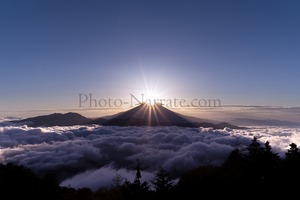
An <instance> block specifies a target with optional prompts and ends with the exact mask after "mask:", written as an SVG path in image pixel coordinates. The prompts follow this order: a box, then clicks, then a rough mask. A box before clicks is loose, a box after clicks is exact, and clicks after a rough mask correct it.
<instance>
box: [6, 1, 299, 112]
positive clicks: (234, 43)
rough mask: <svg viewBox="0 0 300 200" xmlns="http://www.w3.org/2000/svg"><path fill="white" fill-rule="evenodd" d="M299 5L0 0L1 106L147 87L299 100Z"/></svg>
mask: <svg viewBox="0 0 300 200" xmlns="http://www.w3.org/2000/svg"><path fill="white" fill-rule="evenodd" d="M299 10H300V1H297V0H289V1H284V0H280V1H277V0H257V1H256V0H244V1H240V0H226V1H223V0H219V1H217V0H206V1H200V0H199V1H198V0H194V1H192V0H181V1H177V0H119V1H117V0H109V1H104V0H103V1H100V0H99V1H96V0H88V1H83V0H80V1H78V0H69V1H67V0H1V1H0V74H1V78H0V90H1V99H0V112H1V116H6V115H7V114H11V113H12V112H16V113H18V112H31V111H33V110H49V109H50V110H59V109H71V110H72V109H77V108H78V107H79V106H78V101H79V98H78V94H80V93H83V94H89V93H92V94H93V95H94V97H95V98H97V99H99V98H122V99H126V98H129V94H131V93H132V94H136V95H139V94H140V93H145V91H146V90H147V87H148V89H150V90H155V91H156V93H158V94H159V95H161V96H159V97H162V98H169V97H170V98H175V97H176V98H187V99H188V98H199V99H200V98H215V99H220V100H221V101H222V104H223V105H236V104H238V105H268V106H300V87H299V85H300V77H299V75H300V66H299V64H300V12H299ZM101 112H104V111H101ZM99 114H100V115H101V113H99ZM102 114H103V113H102ZM16 115H18V114H16ZM28 115H30V114H28Z"/></svg>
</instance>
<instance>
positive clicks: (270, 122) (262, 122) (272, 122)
mask: <svg viewBox="0 0 300 200" xmlns="http://www.w3.org/2000/svg"><path fill="white" fill-rule="evenodd" d="M231 122H232V123H234V124H238V125H241V126H300V123H299V122H292V121H281V120H276V119H248V118H236V119H233V120H231Z"/></svg>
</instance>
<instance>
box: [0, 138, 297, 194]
mask: <svg viewBox="0 0 300 200" xmlns="http://www.w3.org/2000/svg"><path fill="white" fill-rule="evenodd" d="M141 178H142V171H141V163H140V161H137V165H136V175H135V178H134V180H133V181H130V180H125V179H124V178H123V177H121V176H120V175H119V174H118V173H117V174H116V176H115V178H114V179H113V184H112V186H111V187H110V188H99V189H98V190H97V191H95V192H93V191H91V190H90V189H88V188H82V189H74V188H71V187H62V186H60V185H59V183H58V181H57V177H56V175H55V174H46V175H45V176H43V177H39V176H37V175H35V174H34V173H33V172H32V171H31V170H30V169H28V168H26V167H24V166H17V165H14V164H11V163H9V164H0V199H4V200H6V199H7V200H19V199H32V200H35V199H46V200H48V199H49V200H50V199H51V200H98V199H99V200H100V199H104V200H110V199H112V200H116V199H120V200H123V199H124V200H127V199H130V200H136V199H146V200H147V199H149V200H154V199H207V197H209V198H220V197H222V198H232V199H237V198H239V199H240V198H246V197H247V198H249V197H251V198H263V197H264V198H271V197H278V195H285V197H288V195H291V196H293V195H295V194H297V193H298V188H299V184H298V182H299V180H300V179H299V178H300V151H299V149H298V147H297V145H296V144H295V143H291V144H290V145H289V149H287V151H286V153H285V156H284V157H280V156H279V155H278V154H277V153H274V152H272V147H271V145H270V143H269V142H268V141H267V142H265V143H264V144H263V143H261V142H259V141H258V140H257V138H256V137H254V138H253V139H252V142H251V144H250V145H249V146H248V147H247V148H244V149H234V150H233V151H232V152H231V153H230V155H229V156H228V158H227V159H226V161H225V162H224V163H223V164H222V165H221V166H201V167H199V168H196V169H193V170H190V171H188V172H187V173H185V174H184V175H182V176H181V177H180V178H179V181H178V182H176V183H175V181H174V179H173V177H171V176H170V174H169V173H168V172H167V171H165V170H164V169H160V170H159V171H157V172H156V174H155V177H154V179H153V180H152V181H150V182H146V181H142V180H141ZM204 197H206V198H204Z"/></svg>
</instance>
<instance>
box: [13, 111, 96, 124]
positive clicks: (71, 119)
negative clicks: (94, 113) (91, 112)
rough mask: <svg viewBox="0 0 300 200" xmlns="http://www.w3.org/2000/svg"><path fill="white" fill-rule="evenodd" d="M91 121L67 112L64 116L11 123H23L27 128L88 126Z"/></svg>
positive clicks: (39, 117)
mask: <svg viewBox="0 0 300 200" xmlns="http://www.w3.org/2000/svg"><path fill="white" fill-rule="evenodd" d="M91 121H92V120H91V119H89V118H86V117H84V116H82V115H80V114H78V113H73V112H69V113H66V114H61V113H54V114H50V115H43V116H38V117H31V118H27V119H22V120H16V121H12V122H14V123H21V124H22V123H24V124H27V125H29V126H33V127H37V126H73V125H84V124H89V123H90V122H91Z"/></svg>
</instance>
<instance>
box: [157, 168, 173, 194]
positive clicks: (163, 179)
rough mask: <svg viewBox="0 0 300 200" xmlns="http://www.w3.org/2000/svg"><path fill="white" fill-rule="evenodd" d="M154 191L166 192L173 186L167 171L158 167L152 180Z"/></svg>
mask: <svg viewBox="0 0 300 200" xmlns="http://www.w3.org/2000/svg"><path fill="white" fill-rule="evenodd" d="M152 184H153V186H154V188H155V191H156V192H158V193H166V192H168V191H170V190H171V189H172V187H173V181H172V178H171V177H170V175H169V174H168V172H166V171H165V170H164V169H160V170H159V171H158V172H157V173H156V176H155V179H154V180H153V181H152Z"/></svg>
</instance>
